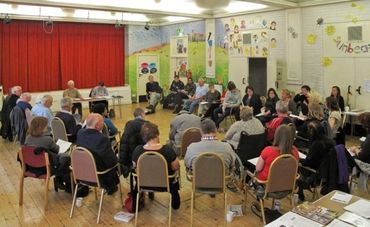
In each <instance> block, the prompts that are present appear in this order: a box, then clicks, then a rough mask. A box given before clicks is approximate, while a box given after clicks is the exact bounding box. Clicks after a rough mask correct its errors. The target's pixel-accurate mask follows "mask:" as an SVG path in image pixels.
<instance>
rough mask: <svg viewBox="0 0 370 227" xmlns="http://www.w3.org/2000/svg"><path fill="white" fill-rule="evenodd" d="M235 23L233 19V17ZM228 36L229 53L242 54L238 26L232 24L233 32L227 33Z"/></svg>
mask: <svg viewBox="0 0 370 227" xmlns="http://www.w3.org/2000/svg"><path fill="white" fill-rule="evenodd" d="M234 24H235V19H234ZM229 37H230V41H229V43H230V47H229V53H230V55H232V56H241V55H242V54H243V48H242V36H241V34H240V32H239V26H238V25H234V30H233V32H232V33H231V34H230V35H229Z"/></svg>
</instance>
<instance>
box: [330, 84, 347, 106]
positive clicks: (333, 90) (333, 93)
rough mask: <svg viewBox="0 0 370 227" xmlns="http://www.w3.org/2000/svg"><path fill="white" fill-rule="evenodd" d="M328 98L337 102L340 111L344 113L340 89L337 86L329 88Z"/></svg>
mask: <svg viewBox="0 0 370 227" xmlns="http://www.w3.org/2000/svg"><path fill="white" fill-rule="evenodd" d="M330 96H331V97H334V98H335V99H336V100H337V102H338V105H339V108H340V110H341V111H344V99H343V97H342V95H341V93H340V88H339V87H338V86H333V87H332V88H331V93H330Z"/></svg>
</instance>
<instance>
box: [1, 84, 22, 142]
mask: <svg viewBox="0 0 370 227" xmlns="http://www.w3.org/2000/svg"><path fill="white" fill-rule="evenodd" d="M21 94H22V87H20V86H14V87H12V88H11V89H10V93H9V94H8V96H7V97H6V99H5V101H4V104H3V108H2V110H1V136H2V137H3V138H4V139H9V141H13V134H12V129H11V123H10V112H11V111H12V110H13V108H14V106H15V105H16V104H17V100H18V98H19V97H20V96H21Z"/></svg>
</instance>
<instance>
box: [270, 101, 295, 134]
mask: <svg viewBox="0 0 370 227" xmlns="http://www.w3.org/2000/svg"><path fill="white" fill-rule="evenodd" d="M275 108H276V112H277V115H278V116H277V117H276V118H274V119H272V120H271V121H270V122H268V123H267V124H266V127H267V140H268V141H273V140H274V135H275V131H276V129H277V128H278V127H279V126H280V125H281V124H289V123H292V121H291V120H290V118H289V116H288V106H287V105H286V104H285V103H284V102H283V101H281V100H279V101H277V102H276V107H275Z"/></svg>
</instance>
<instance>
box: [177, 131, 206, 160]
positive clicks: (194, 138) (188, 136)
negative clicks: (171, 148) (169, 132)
mask: <svg viewBox="0 0 370 227" xmlns="http://www.w3.org/2000/svg"><path fill="white" fill-rule="evenodd" d="M201 139H202V135H201V134H200V129H199V128H194V127H192V128H188V129H186V130H185V132H184V134H183V135H182V141H181V156H182V157H184V156H185V153H186V150H187V149H188V146H189V145H190V144H192V143H195V142H199V141H201Z"/></svg>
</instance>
